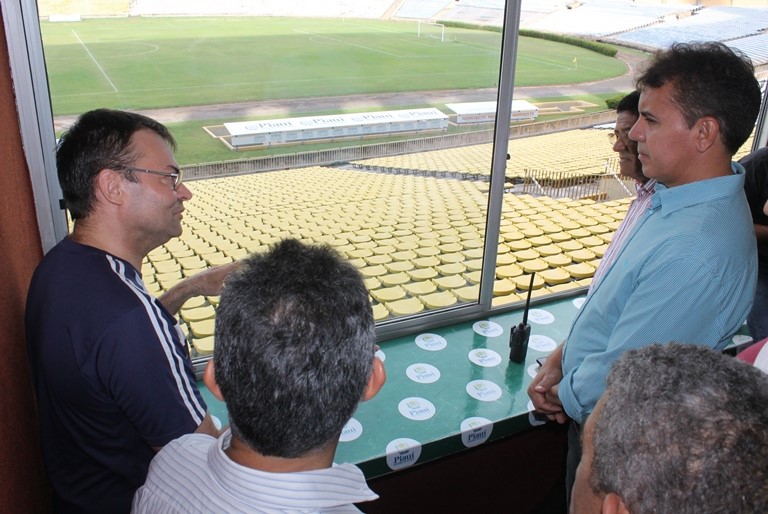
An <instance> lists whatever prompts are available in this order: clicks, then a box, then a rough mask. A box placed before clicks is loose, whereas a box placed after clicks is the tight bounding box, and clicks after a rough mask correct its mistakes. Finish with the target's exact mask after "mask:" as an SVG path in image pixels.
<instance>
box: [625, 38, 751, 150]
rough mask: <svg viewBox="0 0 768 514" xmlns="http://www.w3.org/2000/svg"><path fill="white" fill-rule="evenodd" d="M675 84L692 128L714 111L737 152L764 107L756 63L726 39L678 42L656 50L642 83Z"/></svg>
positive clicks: (728, 144)
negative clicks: (761, 100)
mask: <svg viewBox="0 0 768 514" xmlns="http://www.w3.org/2000/svg"><path fill="white" fill-rule="evenodd" d="M667 84H670V85H672V87H673V88H674V93H673V98H674V100H675V102H676V103H677V105H678V107H679V108H680V112H681V113H682V115H683V116H684V117H685V120H686V121H687V123H688V126H689V127H693V125H694V123H696V120H698V119H701V118H703V117H705V116H712V117H713V118H715V119H716V120H717V122H718V124H719V125H720V136H721V138H722V141H723V144H724V145H725V148H726V149H727V150H728V152H729V153H730V154H731V155H733V154H735V153H736V151H737V150H738V149H739V148H740V147H741V145H742V144H744V142H745V141H746V140H747V138H748V137H749V135H750V134H751V133H752V129H753V127H754V124H755V120H756V119H757V113H758V111H759V110H760V86H759V84H758V83H757V80H756V79H755V74H754V67H753V66H752V62H751V61H750V60H749V58H747V57H746V56H744V55H743V54H742V53H740V52H738V50H736V51H734V50H732V49H731V48H729V47H728V46H726V45H724V44H723V43H714V42H712V43H690V44H687V43H676V44H674V45H672V46H671V47H670V48H669V49H667V50H664V51H661V52H659V53H657V54H656V55H654V57H653V58H652V59H651V61H650V65H649V67H648V68H647V69H646V70H645V71H644V72H643V73H642V75H640V77H639V78H638V79H637V81H636V85H637V88H638V89H640V90H642V89H644V88H647V87H650V88H660V87H662V86H664V85H667Z"/></svg>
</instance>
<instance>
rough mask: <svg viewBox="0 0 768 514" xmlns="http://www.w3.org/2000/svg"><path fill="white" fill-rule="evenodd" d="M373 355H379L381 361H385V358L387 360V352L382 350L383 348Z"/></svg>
mask: <svg viewBox="0 0 768 514" xmlns="http://www.w3.org/2000/svg"><path fill="white" fill-rule="evenodd" d="M373 355H374V356H376V357H378V358H379V360H380V361H381V362H384V361H385V360H387V354H386V353H384V352H382V351H381V350H376V353H374V354H373Z"/></svg>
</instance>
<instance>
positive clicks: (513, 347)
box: [509, 273, 536, 363]
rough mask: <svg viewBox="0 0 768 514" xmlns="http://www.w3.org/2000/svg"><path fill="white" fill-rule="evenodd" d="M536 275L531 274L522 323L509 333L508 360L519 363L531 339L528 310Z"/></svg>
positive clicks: (523, 357) (526, 351) (523, 358)
mask: <svg viewBox="0 0 768 514" xmlns="http://www.w3.org/2000/svg"><path fill="white" fill-rule="evenodd" d="M535 276H536V273H531V284H530V285H529V286H528V299H527V300H526V301H525V311H524V312H523V321H522V323H520V324H519V325H516V326H514V327H512V331H511V332H510V333H509V360H511V361H512V362H517V363H521V362H523V361H524V360H525V356H526V354H527V353H528V338H529V337H531V326H530V325H529V324H528V308H529V307H530V306H531V291H533V279H534V277H535Z"/></svg>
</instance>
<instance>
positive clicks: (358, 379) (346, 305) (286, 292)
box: [213, 240, 375, 458]
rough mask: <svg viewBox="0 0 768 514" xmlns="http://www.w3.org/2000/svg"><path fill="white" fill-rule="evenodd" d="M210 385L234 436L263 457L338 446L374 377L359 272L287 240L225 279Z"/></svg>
mask: <svg viewBox="0 0 768 514" xmlns="http://www.w3.org/2000/svg"><path fill="white" fill-rule="evenodd" d="M215 339H216V345H215V349H214V356H213V362H214V370H215V381H216V383H217V384H218V386H219V389H220V390H221V394H222V396H223V398H224V401H225V402H226V404H227V410H228V412H229V418H230V424H231V428H232V431H233V434H234V435H236V436H237V437H238V438H240V439H241V440H242V441H244V442H245V443H246V444H248V445H249V446H250V447H251V449H253V450H255V451H256V452H258V453H260V454H262V455H265V456H274V457H283V458H296V457H301V456H305V455H311V454H313V453H314V452H319V451H322V450H323V449H325V448H326V447H327V445H328V444H330V443H332V442H335V441H336V440H337V439H338V435H339V433H340V432H341V429H342V428H343V427H344V424H345V423H346V422H347V421H348V420H349V418H350V417H351V416H352V414H353V413H354V411H355V409H356V407H357V405H358V403H359V402H360V400H361V399H362V397H363V393H364V390H365V387H366V384H367V383H368V379H369V376H370V375H371V369H372V362H373V358H374V352H375V333H374V322H373V313H372V309H371V304H370V300H369V297H368V291H367V290H366V288H365V284H364V283H363V280H362V277H361V276H360V274H359V272H358V271H357V269H356V268H355V267H354V266H353V265H352V264H350V263H348V262H345V261H344V260H343V259H342V258H341V257H340V256H339V255H338V254H337V253H336V252H335V251H334V250H332V249H331V248H329V247H326V246H309V245H305V244H302V243H300V242H298V241H296V240H285V241H282V242H280V243H278V244H276V245H275V246H274V247H272V248H271V249H270V250H269V251H268V252H266V253H264V254H254V255H252V256H251V257H249V258H248V259H246V260H245V262H244V265H243V267H242V269H241V270H240V271H239V272H237V273H236V274H234V275H232V276H231V277H230V278H228V279H227V282H226V284H225V287H224V290H223V292H222V295H221V300H220V303H219V307H218V309H217V313H216V334H215Z"/></svg>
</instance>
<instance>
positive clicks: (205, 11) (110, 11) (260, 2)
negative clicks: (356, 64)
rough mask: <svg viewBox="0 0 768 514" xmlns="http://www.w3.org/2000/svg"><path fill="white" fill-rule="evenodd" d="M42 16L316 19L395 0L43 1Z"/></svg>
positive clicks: (361, 12) (351, 14) (380, 14)
mask: <svg viewBox="0 0 768 514" xmlns="http://www.w3.org/2000/svg"><path fill="white" fill-rule="evenodd" d="M37 4H38V12H39V14H40V16H41V17H43V18H49V17H50V16H61V15H80V16H82V17H112V16H175V15H182V16H214V15H241V16H302V17H313V18H374V19H380V18H384V17H385V16H386V13H387V11H388V9H390V7H391V6H392V4H393V1H392V0H366V1H365V2H359V1H356V0H312V2H305V1H303V0H284V1H281V2H270V1H268V0H251V1H249V2H243V1H242V0H219V1H217V2H210V1H208V0H163V1H162V2H158V1H156V0H78V1H77V2H68V1H65V0H40V1H38V2H37Z"/></svg>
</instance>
